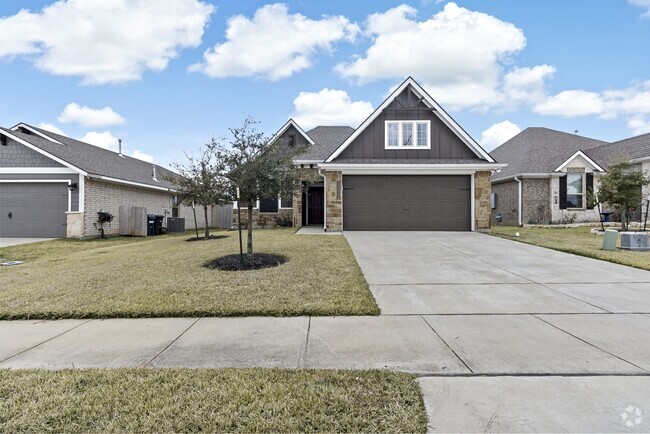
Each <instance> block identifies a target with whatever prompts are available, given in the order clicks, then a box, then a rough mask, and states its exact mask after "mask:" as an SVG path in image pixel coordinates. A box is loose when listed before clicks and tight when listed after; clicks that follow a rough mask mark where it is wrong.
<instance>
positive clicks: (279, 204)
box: [278, 196, 293, 211]
mask: <svg viewBox="0 0 650 434" xmlns="http://www.w3.org/2000/svg"><path fill="white" fill-rule="evenodd" d="M281 209H293V196H292V197H291V206H290V207H286V206H282V196H278V211H279V210H281Z"/></svg>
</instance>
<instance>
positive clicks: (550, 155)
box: [490, 127, 607, 181]
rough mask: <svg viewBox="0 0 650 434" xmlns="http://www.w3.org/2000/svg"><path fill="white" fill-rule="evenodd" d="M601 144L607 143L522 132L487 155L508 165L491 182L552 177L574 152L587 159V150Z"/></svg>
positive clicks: (537, 131)
mask: <svg viewBox="0 0 650 434" xmlns="http://www.w3.org/2000/svg"><path fill="white" fill-rule="evenodd" d="M605 144H607V142H603V141H601V140H595V139H590V138H588V137H583V136H579V135H577V134H569V133H564V132H562V131H555V130H551V129H549V128H541V127H530V128H526V129H525V130H523V131H522V132H521V133H519V134H517V135H516V136H515V137H513V138H512V139H510V140H508V141H507V142H505V143H504V144H503V145H501V146H499V147H498V148H496V149H495V150H493V151H492V152H491V153H490V154H491V155H492V156H493V157H494V158H496V159H497V161H500V162H502V163H508V166H507V167H505V168H503V169H502V170H501V172H497V173H494V174H493V175H492V180H493V181H496V180H499V179H503V178H510V177H513V176H517V175H521V174H526V173H528V174H549V173H553V172H554V171H555V170H556V169H557V168H558V167H559V166H561V165H562V164H563V163H564V162H565V161H567V160H568V159H569V158H570V157H572V156H573V155H574V154H576V153H577V152H578V151H582V152H584V153H586V154H587V155H590V156H591V154H590V153H589V150H590V149H593V148H596V147H599V146H603V145H605ZM592 159H593V158H592Z"/></svg>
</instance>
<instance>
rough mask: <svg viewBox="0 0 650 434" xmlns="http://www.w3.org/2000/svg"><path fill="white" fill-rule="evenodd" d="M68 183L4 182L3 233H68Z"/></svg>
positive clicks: (0, 200) (0, 196) (0, 203)
mask: <svg viewBox="0 0 650 434" xmlns="http://www.w3.org/2000/svg"><path fill="white" fill-rule="evenodd" d="M67 210H68V186H67V184H65V183H60V182H57V183H0V237H21V238H23V237H24V238H62V237H65V236H66V214H65V213H66V211H67Z"/></svg>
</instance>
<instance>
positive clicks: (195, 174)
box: [170, 143, 230, 238]
mask: <svg viewBox="0 0 650 434" xmlns="http://www.w3.org/2000/svg"><path fill="white" fill-rule="evenodd" d="M218 156H219V155H218V153H217V151H216V149H215V148H214V146H212V144H211V143H210V144H207V145H205V146H204V147H203V148H202V149H201V153H200V154H199V156H198V157H194V156H193V155H188V154H187V153H186V154H185V158H186V159H187V161H186V163H185V164H180V163H172V167H173V168H174V169H176V171H177V172H178V173H179V175H180V176H177V177H174V178H172V179H170V181H171V182H173V183H175V184H176V186H177V190H178V195H179V196H180V199H181V201H182V202H183V203H185V204H186V205H194V204H198V205H201V206H202V207H203V215H204V218H205V233H204V236H205V238H209V237H210V229H209V228H208V206H210V205H221V204H223V203H224V202H226V201H228V200H230V197H229V196H228V194H227V186H228V182H227V179H226V178H225V177H224V176H223V173H222V170H221V167H222V166H223V165H222V163H221V162H220V161H219V160H218ZM197 234H198V232H197Z"/></svg>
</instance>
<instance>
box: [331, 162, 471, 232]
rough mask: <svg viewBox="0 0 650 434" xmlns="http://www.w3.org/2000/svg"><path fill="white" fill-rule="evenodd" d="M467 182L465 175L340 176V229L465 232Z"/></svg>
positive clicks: (467, 223)
mask: <svg viewBox="0 0 650 434" xmlns="http://www.w3.org/2000/svg"><path fill="white" fill-rule="evenodd" d="M470 185H471V179H470V177H469V176H467V175H458V176H456V175H451V176H447V175H445V176H442V175H426V176H425V175H422V176H420V175H344V176H343V186H344V190H343V228H344V229H345V230H443V231H468V230H470V229H471V197H470ZM405 208H407V209H405Z"/></svg>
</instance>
